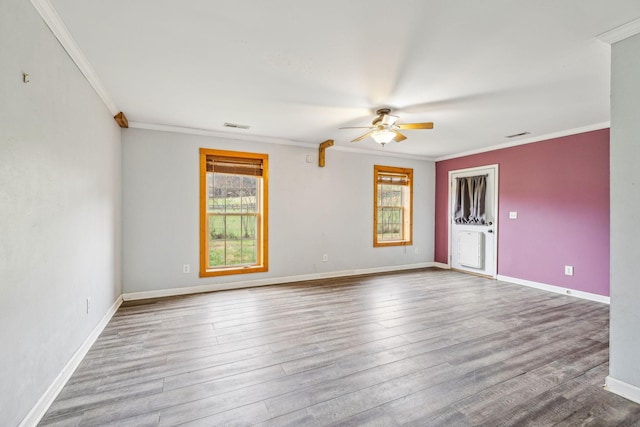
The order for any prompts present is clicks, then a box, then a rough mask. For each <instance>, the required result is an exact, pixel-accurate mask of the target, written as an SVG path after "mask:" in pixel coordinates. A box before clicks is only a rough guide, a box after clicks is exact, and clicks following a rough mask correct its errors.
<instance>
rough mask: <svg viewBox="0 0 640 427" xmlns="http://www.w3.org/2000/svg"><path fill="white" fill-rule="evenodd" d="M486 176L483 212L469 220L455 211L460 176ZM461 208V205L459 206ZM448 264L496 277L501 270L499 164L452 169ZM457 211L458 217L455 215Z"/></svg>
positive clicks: (450, 179) (474, 272)
mask: <svg viewBox="0 0 640 427" xmlns="http://www.w3.org/2000/svg"><path fill="white" fill-rule="evenodd" d="M483 176H484V177H486V178H485V179H483V184H484V187H485V189H484V203H483V207H484V208H483V210H482V212H483V215H482V218H481V219H476V220H471V221H469V222H467V221H466V220H467V219H466V218H462V219H461V218H460V217H459V216H460V215H459V213H458V214H456V208H457V207H458V208H459V206H457V204H458V203H459V202H456V199H457V198H456V194H457V191H458V187H459V186H464V185H465V184H464V183H461V180H460V179H459V178H470V177H483ZM458 210H459V209H458ZM448 215H449V216H448V218H449V220H448V221H449V266H450V267H451V268H452V269H454V270H459V271H463V272H467V273H473V274H479V275H481V276H486V277H491V278H494V279H495V278H496V277H497V271H498V165H497V164H496V165H488V166H480V167H475V168H469V169H460V170H454V171H449V212H448ZM456 215H458V219H457V220H456V218H455V216H456Z"/></svg>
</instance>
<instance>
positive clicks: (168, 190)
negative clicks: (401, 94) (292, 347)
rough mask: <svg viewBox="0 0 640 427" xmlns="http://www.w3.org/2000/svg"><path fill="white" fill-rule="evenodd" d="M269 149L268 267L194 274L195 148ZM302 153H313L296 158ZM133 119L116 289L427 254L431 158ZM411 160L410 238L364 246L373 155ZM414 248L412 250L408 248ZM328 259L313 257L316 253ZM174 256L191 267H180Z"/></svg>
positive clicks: (426, 258) (420, 258) (404, 260)
mask: <svg viewBox="0 0 640 427" xmlns="http://www.w3.org/2000/svg"><path fill="white" fill-rule="evenodd" d="M200 147H205V148H217V149H224V150H235V151H249V152H259V153H267V154H269V271H268V272H267V273H255V274H248V275H233V276H226V277H215V278H203V279H200V278H199V277H198V263H199V249H198V226H199V225H198V224H199V223H198V206H199V198H198V179H199V171H198V168H199V163H198V149H199V148H200ZM307 155H312V156H313V158H314V162H313V163H306V161H305V159H306V156H307ZM317 156H318V152H317V149H314V148H299V147H294V146H289V145H277V144H264V143H257V142H255V143H252V142H246V141H238V140H228V139H227V140H225V139H220V138H216V137H209V136H199V135H186V134H179V133H172V132H159V131H150V130H141V129H127V130H124V131H123V171H122V172H123V272H122V280H123V287H124V292H125V293H132V292H144V291H155V290H162V289H172V288H180V287H189V286H197V285H212V286H214V287H215V286H216V285H217V284H220V285H221V287H222V284H227V286H228V284H229V283H240V284H241V282H246V281H255V280H259V279H266V278H281V277H291V276H300V275H307V274H314V273H330V272H342V271H352V270H359V269H370V268H378V267H393V266H402V265H410V264H417V263H425V262H431V261H433V233H434V208H433V200H434V189H435V187H434V179H435V176H434V163H433V162H427V161H421V160H411V159H404V158H395V157H384V156H375V155H368V154H361V153H353V152H345V151H338V150H336V149H335V148H329V149H328V150H327V165H326V167H324V168H319V167H318V166H317ZM374 164H383V165H392V166H402V167H411V168H413V169H414V175H415V187H414V230H413V238H414V245H413V246H410V247H407V248H406V249H405V248H404V247H388V248H373V207H372V205H373V165H374ZM416 248H417V249H418V253H417V254H416V253H415V249H416ZM323 253H326V254H328V256H329V262H322V254H323ZM183 264H190V265H191V273H190V274H184V273H183V272H182V266H183Z"/></svg>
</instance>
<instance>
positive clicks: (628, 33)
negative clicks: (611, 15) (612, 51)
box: [596, 18, 640, 44]
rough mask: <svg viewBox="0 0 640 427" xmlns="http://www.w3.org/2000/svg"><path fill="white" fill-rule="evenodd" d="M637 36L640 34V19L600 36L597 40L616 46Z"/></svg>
mask: <svg viewBox="0 0 640 427" xmlns="http://www.w3.org/2000/svg"><path fill="white" fill-rule="evenodd" d="M636 34H640V18H638V19H634V20H633V21H631V22H627V23H626V24H623V25H620V26H619V27H616V28H613V29H611V30H609V31H606V32H604V33H602V34H599V35H597V36H596V38H597V39H598V40H600V41H602V42H604V43H607V44H614V43H617V42H619V41H621V40H624V39H626V38H629V37H632V36H635V35H636Z"/></svg>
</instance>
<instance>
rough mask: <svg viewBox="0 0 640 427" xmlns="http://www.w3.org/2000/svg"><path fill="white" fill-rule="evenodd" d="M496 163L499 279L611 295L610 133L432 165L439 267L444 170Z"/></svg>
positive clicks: (443, 257) (444, 225)
mask: <svg viewBox="0 0 640 427" xmlns="http://www.w3.org/2000/svg"><path fill="white" fill-rule="evenodd" d="M496 163H497V164H499V165H500V166H499V175H500V177H499V187H498V188H499V208H498V211H499V213H498V221H499V224H498V226H499V230H498V274H499V275H503V276H509V277H514V278H518V279H524V280H530V281H534V282H538V283H544V284H547V285H554V286H560V287H564V288H569V289H574V290H579V291H584V292H590V293H593V294H598V295H605V296H609V129H602V130H597V131H593V132H586V133H582V134H578V135H571V136H566V137H562V138H554V139H550V140H547V141H541V142H536V143H532V144H525V145H519V146H516V147H510V148H504V149H501V150H495V151H489V152H486V153H480V154H475V155H471V156H465V157H459V158H456V159H450V160H444V161H440V162H437V163H436V213H435V218H436V226H435V227H436V228H435V260H436V262H441V263H445V264H446V263H447V252H448V250H447V245H448V235H447V233H448V221H447V198H448V194H447V184H448V183H447V181H448V172H449V171H450V170H456V169H464V168H470V167H475V166H483V165H490V164H496ZM510 211H517V212H518V219H515V220H512V219H511V220H510V219H509V212H510ZM565 265H572V266H573V267H574V275H573V276H565V275H564V266H565Z"/></svg>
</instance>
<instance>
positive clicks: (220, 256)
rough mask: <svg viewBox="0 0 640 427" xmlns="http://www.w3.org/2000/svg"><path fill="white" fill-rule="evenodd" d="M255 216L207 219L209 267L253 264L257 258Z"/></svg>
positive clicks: (218, 216)
mask: <svg viewBox="0 0 640 427" xmlns="http://www.w3.org/2000/svg"><path fill="white" fill-rule="evenodd" d="M257 222H258V216H256V215H253V214H252V215H212V216H210V217H209V224H208V225H209V267H224V266H233V265H243V264H255V263H256V262H257V260H258V258H257V247H258V241H257V237H258V236H257V233H256V230H257Z"/></svg>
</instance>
